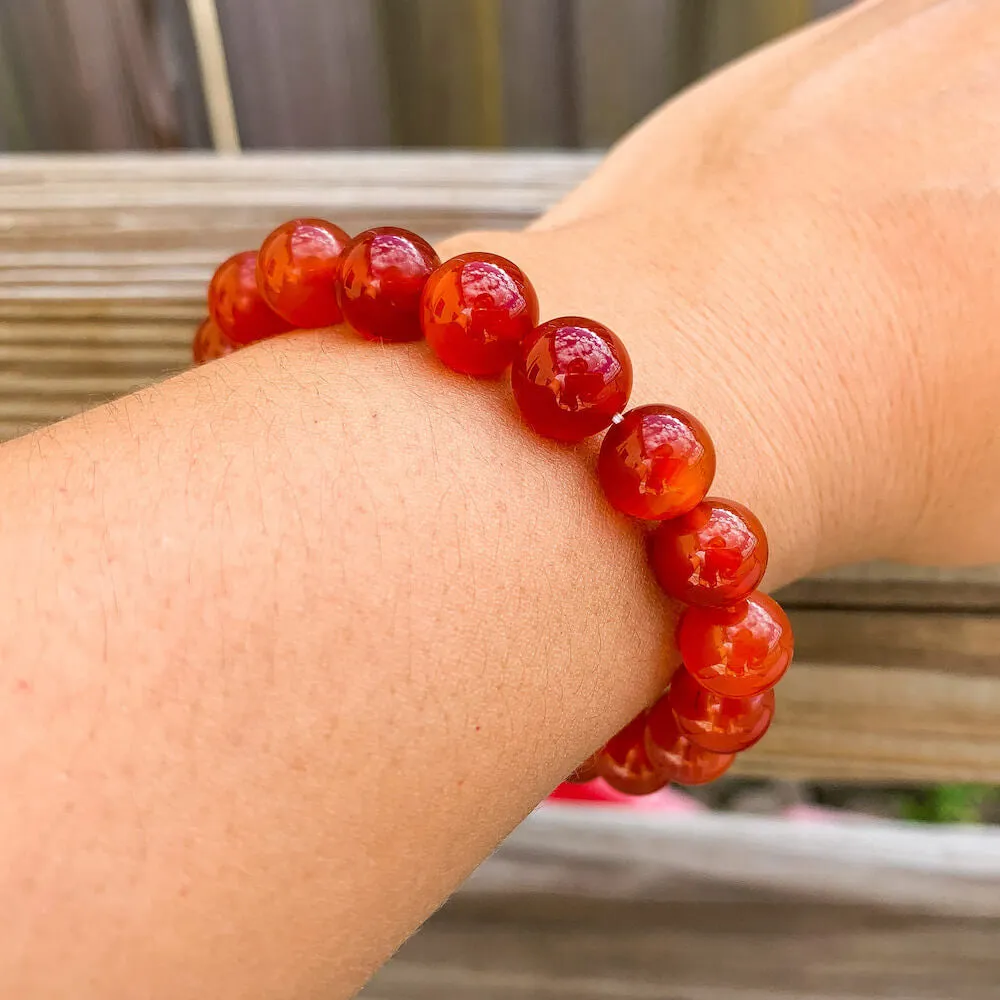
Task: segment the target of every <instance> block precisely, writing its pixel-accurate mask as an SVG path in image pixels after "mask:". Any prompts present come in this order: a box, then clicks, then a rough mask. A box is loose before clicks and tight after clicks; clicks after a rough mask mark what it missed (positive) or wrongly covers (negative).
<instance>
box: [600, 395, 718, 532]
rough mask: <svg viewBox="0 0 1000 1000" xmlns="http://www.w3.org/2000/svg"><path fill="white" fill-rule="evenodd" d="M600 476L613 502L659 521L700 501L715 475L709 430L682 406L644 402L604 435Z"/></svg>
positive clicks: (609, 498)
mask: <svg viewBox="0 0 1000 1000" xmlns="http://www.w3.org/2000/svg"><path fill="white" fill-rule="evenodd" d="M597 476H598V478H599V479H600V481H601V487H602V488H603V489H604V494H605V496H606V497H607V498H608V500H609V501H610V502H611V505H612V506H613V507H615V508H616V509H618V510H620V511H622V513H624V514H631V515H632V517H641V518H644V519H646V520H654V521H659V520H663V519H664V518H668V517H677V516H678V515H680V514H684V513H686V512H687V511H689V510H691V508H692V507H695V506H696V505H697V504H699V503H700V502H701V500H702V498H703V497H704V496H705V494H706V493H707V492H708V488H709V486H711V484H712V479H713V477H714V476H715V448H714V447H713V445H712V439H711V438H710V437H709V436H708V431H706V430H705V428H704V427H703V426H702V424H701V422H700V421H699V420H697V419H695V418H694V417H693V416H691V414H690V413H687V412H685V411H684V410H681V409H678V408H677V407H676V406H661V405H652V406H638V407H636V408H635V409H634V410H629V412H628V413H626V414H625V416H624V418H623V419H622V420H621V421H620V422H618V423H616V424H615V425H614V426H613V427H612V428H611V429H610V430H609V431H608V433H607V434H606V435H605V436H604V441H603V443H602V444H601V453H600V456H599V457H598V460H597Z"/></svg>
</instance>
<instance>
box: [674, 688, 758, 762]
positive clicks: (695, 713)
mask: <svg viewBox="0 0 1000 1000" xmlns="http://www.w3.org/2000/svg"><path fill="white" fill-rule="evenodd" d="M667 699H668V700H669V702H670V707H671V709H673V713H674V718H675V719H676V720H677V728H678V729H679V730H680V731H681V733H682V735H684V736H686V737H687V738H688V739H689V740H691V742H692V743H696V744H697V745H698V746H700V747H703V748H704V749H705V750H711V751H712V752H713V753H736V752H737V751H739V750H746V749H747V748H748V747H752V746H753V745H754V743H756V742H757V741H758V740H759V739H760V738H761V737H762V736H763V735H764V733H766V732H767V727H768V726H770V724H771V719H772V718H773V717H774V691H773V690H771V689H768V690H767V691H764V692H762V693H761V694H756V695H753V696H752V697H749V698H726V697H724V696H723V695H720V694H713V693H712V692H711V691H706V690H705V689H704V688H703V687H702V686H701V685H700V684H699V683H698V682H697V681H696V680H695V679H694V678H693V677H692V676H691V674H689V673H688V672H687V670H684V669H681V670H678V671H677V673H676V674H674V677H673V680H672V681H671V682H670V691H669V693H668V694H667Z"/></svg>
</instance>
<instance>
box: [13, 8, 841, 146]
mask: <svg viewBox="0 0 1000 1000" xmlns="http://www.w3.org/2000/svg"><path fill="white" fill-rule="evenodd" d="M845 3H846V0H371V2H369V0H280V2H275V0H209V2H208V3H205V2H203V0H191V2H190V3H189V2H188V0H0V149H7V150H39V151H40V150H45V151H63V150H112V149H115V150H121V149H175V148H208V147H211V146H212V145H213V143H214V142H215V143H218V144H220V145H222V146H228V145H229V144H230V143H231V142H232V135H231V133H230V131H229V130H228V129H226V128H225V127H222V128H221V133H222V134H219V133H220V129H219V127H217V128H216V134H215V135H214V136H213V121H212V114H211V111H212V102H213V101H215V102H216V103H218V102H219V101H221V102H222V103H223V104H224V103H225V101H226V100H227V97H226V95H225V94H220V93H219V92H218V91H219V90H220V89H221V88H222V87H224V85H225V81H223V80H222V79H220V78H219V76H218V74H217V73H216V70H217V68H218V53H217V52H214V51H209V50H210V49H214V47H215V45H216V38H215V32H214V30H213V26H212V25H208V27H206V19H207V20H208V21H211V20H212V19H213V17H214V18H215V19H216V20H217V23H218V26H219V29H220V32H221V40H222V45H223V47H224V52H225V60H226V63H227V65H228V74H227V75H228V86H229V91H230V94H231V103H232V107H233V108H234V109H235V120H236V126H237V133H238V137H239V141H240V143H241V144H242V146H243V147H244V148H246V149H274V148H288V149H336V148H381V147H391V146H401V147H413V146H416V147H442V146H444V147H448V146H451V147H513V148H521V147H545V148H577V147H603V146H606V145H608V144H609V143H610V142H612V141H614V140H615V139H616V138H617V137H618V136H620V135H621V134H622V132H624V131H625V130H626V129H627V128H629V126H631V125H632V124H634V123H635V122H636V121H638V120H639V119H640V118H641V117H642V116H643V115H645V114H646V113H647V112H648V111H650V110H651V109H652V108H654V107H656V106H657V105H658V104H659V103H661V102H662V101H663V100H664V99H665V98H667V97H668V96H670V95H671V94H672V93H674V92H676V91H677V90H679V89H680V88H682V87H684V86H685V85H687V84H688V83H690V82H691V81H692V80H694V79H696V78H697V77H699V76H700V75H702V74H704V73H706V72H708V71H710V70H712V69H714V68H715V67H717V66H720V65H722V64H723V63H725V62H727V61H728V60H729V59H732V58H733V57H735V56H738V55H740V54H741V53H743V52H745V51H747V50H748V49H751V48H754V47H755V46H756V45H758V44H760V43H761V42H764V41H766V40H768V39H770V38H773V37H775V36H777V35H780V34H782V33H783V32H785V31H788V30H790V29H792V28H795V27H798V26H799V25H801V24H803V23H805V22H806V21H808V20H810V19H811V18H813V17H815V16H819V15H822V14H827V13H830V12H831V11H833V10H836V9H837V8H838V7H842V6H845ZM200 60H204V61H205V62H207V63H208V64H209V65H210V66H211V69H209V76H208V78H207V83H208V86H207V87H206V85H205V84H203V77H202V74H201V73H200V72H199V65H200ZM204 64H205V63H201V65H204ZM223 117H224V115H223Z"/></svg>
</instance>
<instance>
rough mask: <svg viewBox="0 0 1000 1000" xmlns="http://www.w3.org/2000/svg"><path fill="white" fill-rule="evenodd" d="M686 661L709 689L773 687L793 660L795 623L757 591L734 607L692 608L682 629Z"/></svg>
mask: <svg viewBox="0 0 1000 1000" xmlns="http://www.w3.org/2000/svg"><path fill="white" fill-rule="evenodd" d="M677 645H678V647H679V648H680V653H681V657H682V658H683V660H684V666H685V667H687V670H688V672H689V673H690V674H691V676H692V677H693V678H694V679H695V680H696V681H697V682H698V683H699V684H700V685H701V686H702V687H703V688H705V689H706V690H707V691H714V692H715V693H716V694H720V695H726V696H727V697H736V698H745V697H747V696H749V695H755V694H759V693H760V692H761V691H766V690H767V689H768V688H771V687H774V685H775V684H777V683H778V681H779V680H781V678H782V676H783V675H784V673H785V671H786V670H787V669H788V665H789V664H790V663H791V662H792V652H793V646H794V640H793V638H792V625H791V622H789V620H788V616H787V615H786V614H785V612H784V611H782V610H781V606H780V605H779V604H778V602H777V601H775V600H772V599H771V598H770V597H768V596H767V595H766V594H760V593H754V594H751V595H750V597H749V598H747V600H745V601H741V602H740V603H739V604H737V605H736V606H735V607H732V608H694V607H692V608H688V609H687V610H686V611H685V612H684V615H683V616H682V617H681V621H680V625H679V627H678V629H677Z"/></svg>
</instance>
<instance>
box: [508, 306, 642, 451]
mask: <svg viewBox="0 0 1000 1000" xmlns="http://www.w3.org/2000/svg"><path fill="white" fill-rule="evenodd" d="M510 375H511V388H512V389H513V390H514V398H515V399H516V400H517V405H518V406H519V407H520V410H521V414H522V416H523V417H524V419H525V421H526V423H527V424H528V425H529V426H530V427H532V428H533V429H534V430H535V431H537V432H538V433H539V434H541V435H543V436H544V437H548V438H554V439H555V440H557V441H569V442H573V441H582V440H583V439H584V438H586V437H590V435H591V434H597V433H598V432H599V431H602V430H604V428H605V427H607V426H608V424H610V423H611V421H612V418H613V417H614V416H615V414H617V413H620V412H621V411H622V410H623V409H624V408H625V405H626V404H627V403H628V397H629V394H630V393H631V392H632V362H631V361H630V360H629V356H628V352H627V351H626V350H625V345H624V344H623V343H622V342H621V341H620V340H619V339H618V337H617V336H616V335H615V334H614V333H612V332H611V331H610V330H609V329H608V328H607V327H606V326H604V325H603V324H602V323H597V322H595V321H594V320H592V319H583V318H582V317H580V316H565V317H563V318H561V319H553V320H549V321H548V322H547V323H543V324H542V325H541V326H539V327H536V328H535V330H534V331H533V332H532V333H531V334H530V335H529V336H528V337H526V338H525V340H524V341H523V342H522V343H521V347H520V350H519V351H518V352H517V354H516V355H515V357H514V363H513V365H512V367H511V373H510Z"/></svg>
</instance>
